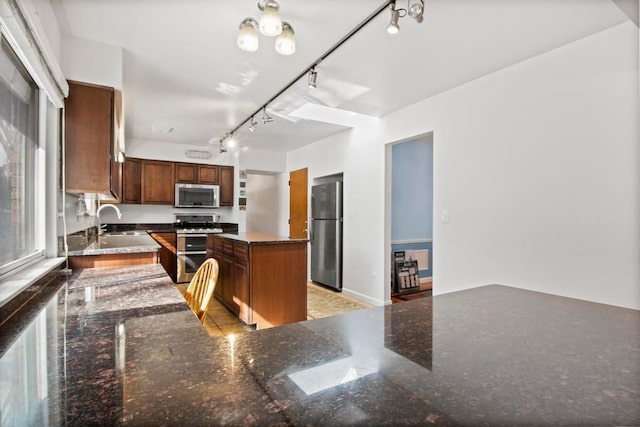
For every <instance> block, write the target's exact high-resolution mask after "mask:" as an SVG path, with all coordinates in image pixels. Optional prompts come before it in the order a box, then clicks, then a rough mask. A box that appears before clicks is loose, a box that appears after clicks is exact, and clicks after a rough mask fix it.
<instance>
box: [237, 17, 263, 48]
mask: <svg viewBox="0 0 640 427" xmlns="http://www.w3.org/2000/svg"><path fill="white" fill-rule="evenodd" d="M257 28H258V23H257V22H256V20H255V19H253V18H245V19H243V20H242V22H241V23H240V32H238V40H237V43H238V47H239V48H240V49H242V50H244V51H245V52H255V51H256V50H258V47H260V39H258V29H257Z"/></svg>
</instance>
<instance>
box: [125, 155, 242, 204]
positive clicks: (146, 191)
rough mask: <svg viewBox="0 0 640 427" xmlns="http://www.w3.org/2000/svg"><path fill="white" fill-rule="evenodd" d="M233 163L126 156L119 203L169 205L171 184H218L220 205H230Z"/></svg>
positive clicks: (172, 200)
mask: <svg viewBox="0 0 640 427" xmlns="http://www.w3.org/2000/svg"><path fill="white" fill-rule="evenodd" d="M233 181H234V179H233V166H219V165H201V164H197V163H184V162H182V163H179V162H167V161H160V160H147V159H134V158H127V159H126V160H125V163H124V173H123V183H124V184H123V187H124V188H123V193H124V194H123V197H122V198H123V203H137V204H140V203H141V204H155V205H173V202H174V196H175V185H174V184H175V183H192V184H211V185H220V206H233Z"/></svg>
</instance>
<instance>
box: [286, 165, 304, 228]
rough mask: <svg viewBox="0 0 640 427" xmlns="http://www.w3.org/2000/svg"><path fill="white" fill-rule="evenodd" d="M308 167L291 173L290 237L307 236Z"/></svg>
mask: <svg viewBox="0 0 640 427" xmlns="http://www.w3.org/2000/svg"><path fill="white" fill-rule="evenodd" d="M307 207H308V203H307V168H304V169H298V170H296V171H292V172H290V173H289V237H290V238H292V239H306V238H307V224H308V223H307V221H308V217H307Z"/></svg>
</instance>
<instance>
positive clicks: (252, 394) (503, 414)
mask: <svg viewBox="0 0 640 427" xmlns="http://www.w3.org/2000/svg"><path fill="white" fill-rule="evenodd" d="M59 286H61V287H58V288H57V289H56V288H52V289H51V294H50V295H49V296H48V298H46V301H45V299H44V298H43V302H42V304H41V305H36V307H34V308H32V309H30V310H27V309H25V311H26V312H29V311H31V312H32V315H29V316H27V315H25V316H21V315H14V316H13V317H12V318H10V320H9V321H7V322H4V323H1V330H0V351H1V352H2V353H1V354H2V356H1V358H0V381H2V389H1V390H0V394H2V395H3V396H4V397H3V401H2V402H3V411H4V412H3V422H4V421H5V420H7V422H8V424H12V423H15V424H18V425H25V424H51V425H63V424H65V425H66V424H70V425H88V424H106V425H112V424H133V425H139V424H145V425H221V424H226V425H287V424H289V425H354V424H359V425H381V424H385V425H399V424H422V425H458V424H463V425H523V424H526V425H559V424H565V425H567V424H568V425H638V424H640V393H639V384H640V382H639V378H640V377H639V375H640V312H638V311H634V310H628V309H622V308H616V307H612V306H606V305H601V304H594V303H589V302H584V301H578V300H573V299H568V298H562V297H556V296H551V295H546V294H541V293H536V292H529V291H524V290H519V289H514V288H509V287H504V286H486V287H482V288H476V289H472V290H468V291H462V292H457V293H451V294H447V295H440V296H437V297H434V298H423V299H419V300H414V301H410V302H404V303H400V304H394V305H392V306H387V307H376V308H372V309H368V310H361V311H357V312H352V313H348V314H344V315H340V316H335V317H330V318H325V319H320V320H312V321H305V322H299V323H293V324H289V325H285V326H282V327H276V328H271V329H266V330H260V331H255V332H248V333H245V334H241V335H235V336H229V337H226V338H212V337H209V336H207V334H206V333H205V331H204V330H203V329H202V328H201V326H200V325H199V323H198V321H197V320H196V318H195V316H194V315H193V314H192V313H191V312H190V311H189V310H188V308H187V306H186V305H185V304H184V302H183V300H182V297H181V296H180V294H179V293H178V291H177V290H175V288H174V287H173V285H172V284H171V282H170V280H169V279H168V278H167V277H166V275H164V273H163V272H162V270H161V267H159V266H140V267H127V268H126V269H101V271H98V270H93V271H90V270H84V271H80V272H76V274H75V276H74V277H72V278H71V279H70V280H69V281H67V283H66V284H64V283H63V284H61V285H59ZM6 390H11V392H10V393H4V391H6Z"/></svg>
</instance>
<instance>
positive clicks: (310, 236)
mask: <svg viewBox="0 0 640 427" xmlns="http://www.w3.org/2000/svg"><path fill="white" fill-rule="evenodd" d="M313 221H314V220H313V219H310V220H309V243H313Z"/></svg>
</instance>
